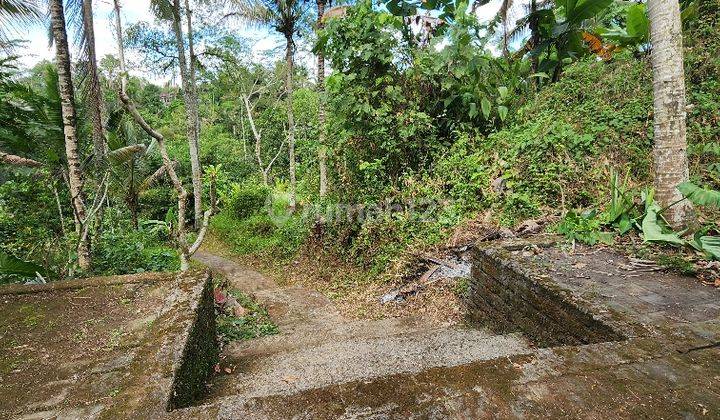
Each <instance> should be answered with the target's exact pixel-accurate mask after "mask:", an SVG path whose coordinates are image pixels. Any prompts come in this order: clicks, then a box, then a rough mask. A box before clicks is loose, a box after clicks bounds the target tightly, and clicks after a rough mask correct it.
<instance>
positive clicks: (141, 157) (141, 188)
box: [107, 109, 165, 229]
mask: <svg viewBox="0 0 720 420" xmlns="http://www.w3.org/2000/svg"><path fill="white" fill-rule="evenodd" d="M107 133H108V134H107V140H108V155H107V156H108V161H109V162H110V164H111V165H110V170H111V171H112V173H113V178H114V179H116V180H122V181H121V182H120V183H119V184H120V185H119V187H120V188H123V189H124V191H123V194H122V195H123V197H124V201H125V204H126V205H127V207H128V210H129V211H130V216H131V220H132V224H133V227H134V228H135V229H138V227H139V220H138V219H139V218H138V213H139V204H140V195H141V194H142V193H143V192H145V191H147V190H148V189H150V188H151V187H152V186H153V185H154V184H155V183H157V182H158V180H160V179H161V178H162V177H163V176H164V175H165V166H163V165H159V167H157V168H155V169H153V166H152V163H153V162H152V159H151V156H152V153H153V152H154V151H155V149H156V147H157V142H156V141H155V140H152V141H150V142H149V143H147V144H146V143H144V142H143V141H142V139H140V138H139V137H138V135H137V132H136V130H135V125H134V124H133V122H132V121H131V120H130V119H129V118H127V116H126V113H125V111H124V110H122V109H119V110H117V111H115V112H112V113H111V114H110V117H109V118H108V122H107Z"/></svg>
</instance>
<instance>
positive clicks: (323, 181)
mask: <svg viewBox="0 0 720 420" xmlns="http://www.w3.org/2000/svg"><path fill="white" fill-rule="evenodd" d="M325 3H326V1H325V0H318V1H317V10H318V20H317V29H318V30H322V28H323V26H324V25H323V16H324V15H325ZM317 89H318V93H319V95H318V96H319V98H318V127H319V130H320V131H319V134H318V165H319V166H320V197H325V196H326V195H327V148H326V145H325V143H326V141H325V140H326V134H327V131H326V126H325V55H324V54H323V52H322V51H318V53H317Z"/></svg>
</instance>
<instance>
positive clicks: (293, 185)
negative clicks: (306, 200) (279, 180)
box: [285, 34, 297, 211]
mask: <svg viewBox="0 0 720 420" xmlns="http://www.w3.org/2000/svg"><path fill="white" fill-rule="evenodd" d="M285 41H286V45H285V65H286V67H287V75H286V76H285V91H286V93H287V119H288V149H289V150H288V151H289V155H290V210H292V211H295V207H296V206H297V180H296V179H295V114H294V113H293V73H294V70H295V66H294V62H293V61H294V60H293V54H294V52H295V51H294V50H295V43H294V41H293V36H292V34H286V35H285Z"/></svg>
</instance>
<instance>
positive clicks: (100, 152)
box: [82, 0, 107, 167]
mask: <svg viewBox="0 0 720 420" xmlns="http://www.w3.org/2000/svg"><path fill="white" fill-rule="evenodd" d="M82 22H83V30H82V36H83V38H84V39H83V46H84V47H85V48H84V50H85V51H84V52H85V59H86V63H87V69H86V72H87V77H88V83H89V86H88V93H87V94H88V97H87V98H88V102H89V105H90V106H89V107H88V108H89V109H90V120H91V122H92V138H93V146H94V147H93V149H94V152H95V162H96V165H97V166H98V167H104V166H105V155H106V154H107V139H106V138H105V131H104V129H103V117H102V109H103V97H102V92H101V90H100V79H99V78H98V68H97V54H96V53H95V28H94V25H93V8H92V0H82Z"/></svg>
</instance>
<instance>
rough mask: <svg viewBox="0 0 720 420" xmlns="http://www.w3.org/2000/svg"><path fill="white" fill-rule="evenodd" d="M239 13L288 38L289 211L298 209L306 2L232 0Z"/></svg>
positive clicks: (248, 20) (286, 90) (286, 43)
mask: <svg viewBox="0 0 720 420" xmlns="http://www.w3.org/2000/svg"><path fill="white" fill-rule="evenodd" d="M232 2H233V3H234V4H235V6H236V8H237V11H236V12H235V13H233V14H232V15H234V16H237V17H239V18H240V19H242V20H245V21H247V22H250V23H253V24H257V25H267V26H270V27H272V28H273V29H275V30H276V31H277V32H279V33H280V34H282V35H283V37H284V38H285V67H286V72H287V73H286V75H285V93H286V95H287V97H286V101H287V119H288V149H289V157H290V208H291V209H293V210H294V209H295V206H296V201H297V197H296V186H297V181H296V178H295V175H296V174H295V115H294V113H293V106H292V97H293V74H294V70H295V65H294V57H295V35H296V34H297V33H298V32H299V31H300V25H301V21H302V18H303V16H304V14H305V8H304V7H303V6H304V5H303V0H232Z"/></svg>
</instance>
